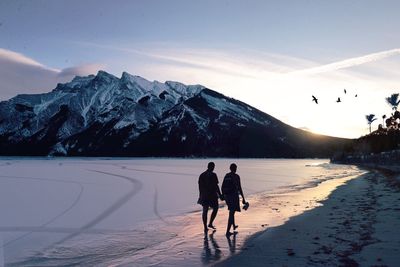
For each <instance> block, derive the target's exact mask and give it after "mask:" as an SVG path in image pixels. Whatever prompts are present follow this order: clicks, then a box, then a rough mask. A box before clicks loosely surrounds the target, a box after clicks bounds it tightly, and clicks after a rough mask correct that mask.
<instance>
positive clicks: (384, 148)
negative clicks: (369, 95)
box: [332, 94, 400, 164]
mask: <svg viewBox="0 0 400 267" xmlns="http://www.w3.org/2000/svg"><path fill="white" fill-rule="evenodd" d="M386 102H387V103H388V104H389V105H390V106H391V108H392V113H391V116H389V117H387V116H386V115H383V116H382V120H383V123H382V124H379V126H378V129H377V130H376V131H373V132H372V131H371V124H372V123H373V122H374V121H375V120H377V118H376V117H375V114H369V115H366V116H365V118H366V119H367V122H368V125H369V129H370V133H369V134H368V135H365V136H362V137H360V138H358V139H356V140H354V141H353V142H352V143H350V144H349V145H347V146H346V147H345V148H344V150H343V151H341V152H338V153H336V154H335V155H334V156H333V157H332V161H333V162H340V163H376V164H392V163H393V164H399V163H400V112H399V111H398V110H397V107H398V105H399V104H400V100H399V94H392V95H391V96H390V97H387V98H386Z"/></svg>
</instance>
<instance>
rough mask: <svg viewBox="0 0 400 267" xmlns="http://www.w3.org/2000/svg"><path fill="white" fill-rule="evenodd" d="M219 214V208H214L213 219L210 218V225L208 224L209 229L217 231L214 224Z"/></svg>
mask: <svg viewBox="0 0 400 267" xmlns="http://www.w3.org/2000/svg"><path fill="white" fill-rule="evenodd" d="M217 213H218V206H216V207H213V210H212V213H211V217H210V223H209V224H208V227H210V228H212V229H215V227H214V225H213V222H214V220H215V217H217Z"/></svg>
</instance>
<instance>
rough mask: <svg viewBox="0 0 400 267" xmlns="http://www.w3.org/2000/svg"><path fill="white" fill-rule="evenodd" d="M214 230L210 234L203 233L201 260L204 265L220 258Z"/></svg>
mask: <svg viewBox="0 0 400 267" xmlns="http://www.w3.org/2000/svg"><path fill="white" fill-rule="evenodd" d="M215 232H216V231H215V230H214V231H212V233H211V234H210V235H208V234H207V233H204V247H203V253H202V255H201V260H202V262H203V264H204V265H207V264H209V263H211V262H216V261H218V260H220V259H221V250H220V249H219V246H218V243H217V241H216V240H215V239H214V234H215ZM210 243H211V246H210Z"/></svg>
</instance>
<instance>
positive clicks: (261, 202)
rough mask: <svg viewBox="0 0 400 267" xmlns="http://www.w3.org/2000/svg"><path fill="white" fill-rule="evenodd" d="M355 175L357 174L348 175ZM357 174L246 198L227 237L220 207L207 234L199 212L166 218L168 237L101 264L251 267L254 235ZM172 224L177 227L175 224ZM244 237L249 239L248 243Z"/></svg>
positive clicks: (224, 214)
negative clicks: (233, 230)
mask: <svg viewBox="0 0 400 267" xmlns="http://www.w3.org/2000/svg"><path fill="white" fill-rule="evenodd" d="M356 173H357V175H354V174H356ZM361 173H362V171H360V170H354V169H353V171H350V172H346V171H345V172H344V175H342V177H341V176H338V177H336V178H334V179H332V178H330V179H328V180H326V181H323V182H322V183H319V184H317V185H316V186H313V187H307V186H305V185H302V187H300V188H298V187H296V186H295V187H286V188H281V189H280V190H278V191H276V192H274V193H265V194H256V195H253V196H251V197H249V198H248V199H247V200H248V201H249V202H250V203H251V204H250V208H249V209H248V210H247V211H244V210H242V212H240V213H237V215H236V224H238V225H239V228H238V233H237V234H236V235H235V236H232V237H231V238H229V239H227V238H226V237H225V231H226V223H227V218H228V212H227V209H226V207H225V206H223V205H222V206H221V208H220V210H219V213H218V216H217V219H216V221H215V225H216V227H217V231H209V232H208V233H207V234H204V233H203V230H202V223H201V213H200V212H194V213H192V214H190V215H185V216H182V218H174V220H173V221H168V219H167V222H166V223H167V224H168V223H169V225H168V226H167V227H165V231H168V232H170V233H176V236H175V237H174V238H171V239H170V240H168V241H166V242H162V243H160V244H159V245H155V246H152V247H149V248H146V249H143V250H141V251H140V253H137V254H134V255H132V256H130V257H127V258H125V259H118V260H115V261H113V262H109V263H107V264H106V265H111V266H208V265H214V264H218V263H221V261H222V263H221V264H222V265H224V266H247V264H248V262H251V263H253V264H255V266H263V265H264V263H265V262H264V259H261V261H260V262H259V261H255V262H254V261H252V258H253V257H254V255H253V253H255V254H258V253H259V252H258V249H257V248H256V246H257V245H255V244H257V242H259V241H257V240H258V238H259V237H262V236H264V235H265V234H269V232H270V231H271V230H272V229H275V228H274V227H278V226H280V225H283V224H284V223H285V222H287V221H288V220H289V218H291V217H293V216H297V215H299V214H302V213H304V212H305V211H307V210H313V209H315V208H316V207H319V206H321V201H323V200H325V199H326V198H327V197H328V196H329V195H330V193H331V192H332V191H333V190H335V189H336V188H337V187H339V186H341V185H343V184H345V183H346V182H348V181H350V180H352V179H355V178H357V177H358V176H359V175H360V174H361ZM349 174H353V175H349ZM176 222H181V224H180V225H176ZM182 222H184V223H183V224H182ZM182 226H183V227H182ZM180 227H181V229H179V228H180ZM290 231H291V232H293V231H294V230H292V229H291V230H290ZM260 232H261V234H260ZM254 235H255V236H256V237H254ZM249 238H250V240H251V241H248V239H249ZM262 239H264V237H262ZM254 241H255V244H254V243H253V242H254ZM274 242H278V241H276V240H275V241H274ZM262 246H264V245H262ZM263 251H264V250H263ZM246 252H248V253H250V254H246ZM236 255H237V256H236ZM249 257H250V258H249ZM224 260H226V261H224Z"/></svg>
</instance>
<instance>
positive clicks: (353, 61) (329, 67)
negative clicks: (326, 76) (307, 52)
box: [290, 48, 400, 75]
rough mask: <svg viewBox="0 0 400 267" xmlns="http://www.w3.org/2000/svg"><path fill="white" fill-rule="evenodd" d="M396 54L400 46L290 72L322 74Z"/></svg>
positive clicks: (398, 52)
mask: <svg viewBox="0 0 400 267" xmlns="http://www.w3.org/2000/svg"><path fill="white" fill-rule="evenodd" d="M396 55H400V48H396V49H391V50H386V51H381V52H377V53H372V54H368V55H364V56H361V57H353V58H349V59H345V60H341V61H337V62H333V63H330V64H326V65H321V66H317V67H313V68H308V69H303V70H299V71H294V72H291V73H290V74H296V75H312V74H320V73H325V72H331V71H336V70H340V69H346V68H351V67H355V66H359V65H363V64H366V63H370V62H374V61H378V60H382V59H385V58H387V57H391V56H396Z"/></svg>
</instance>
